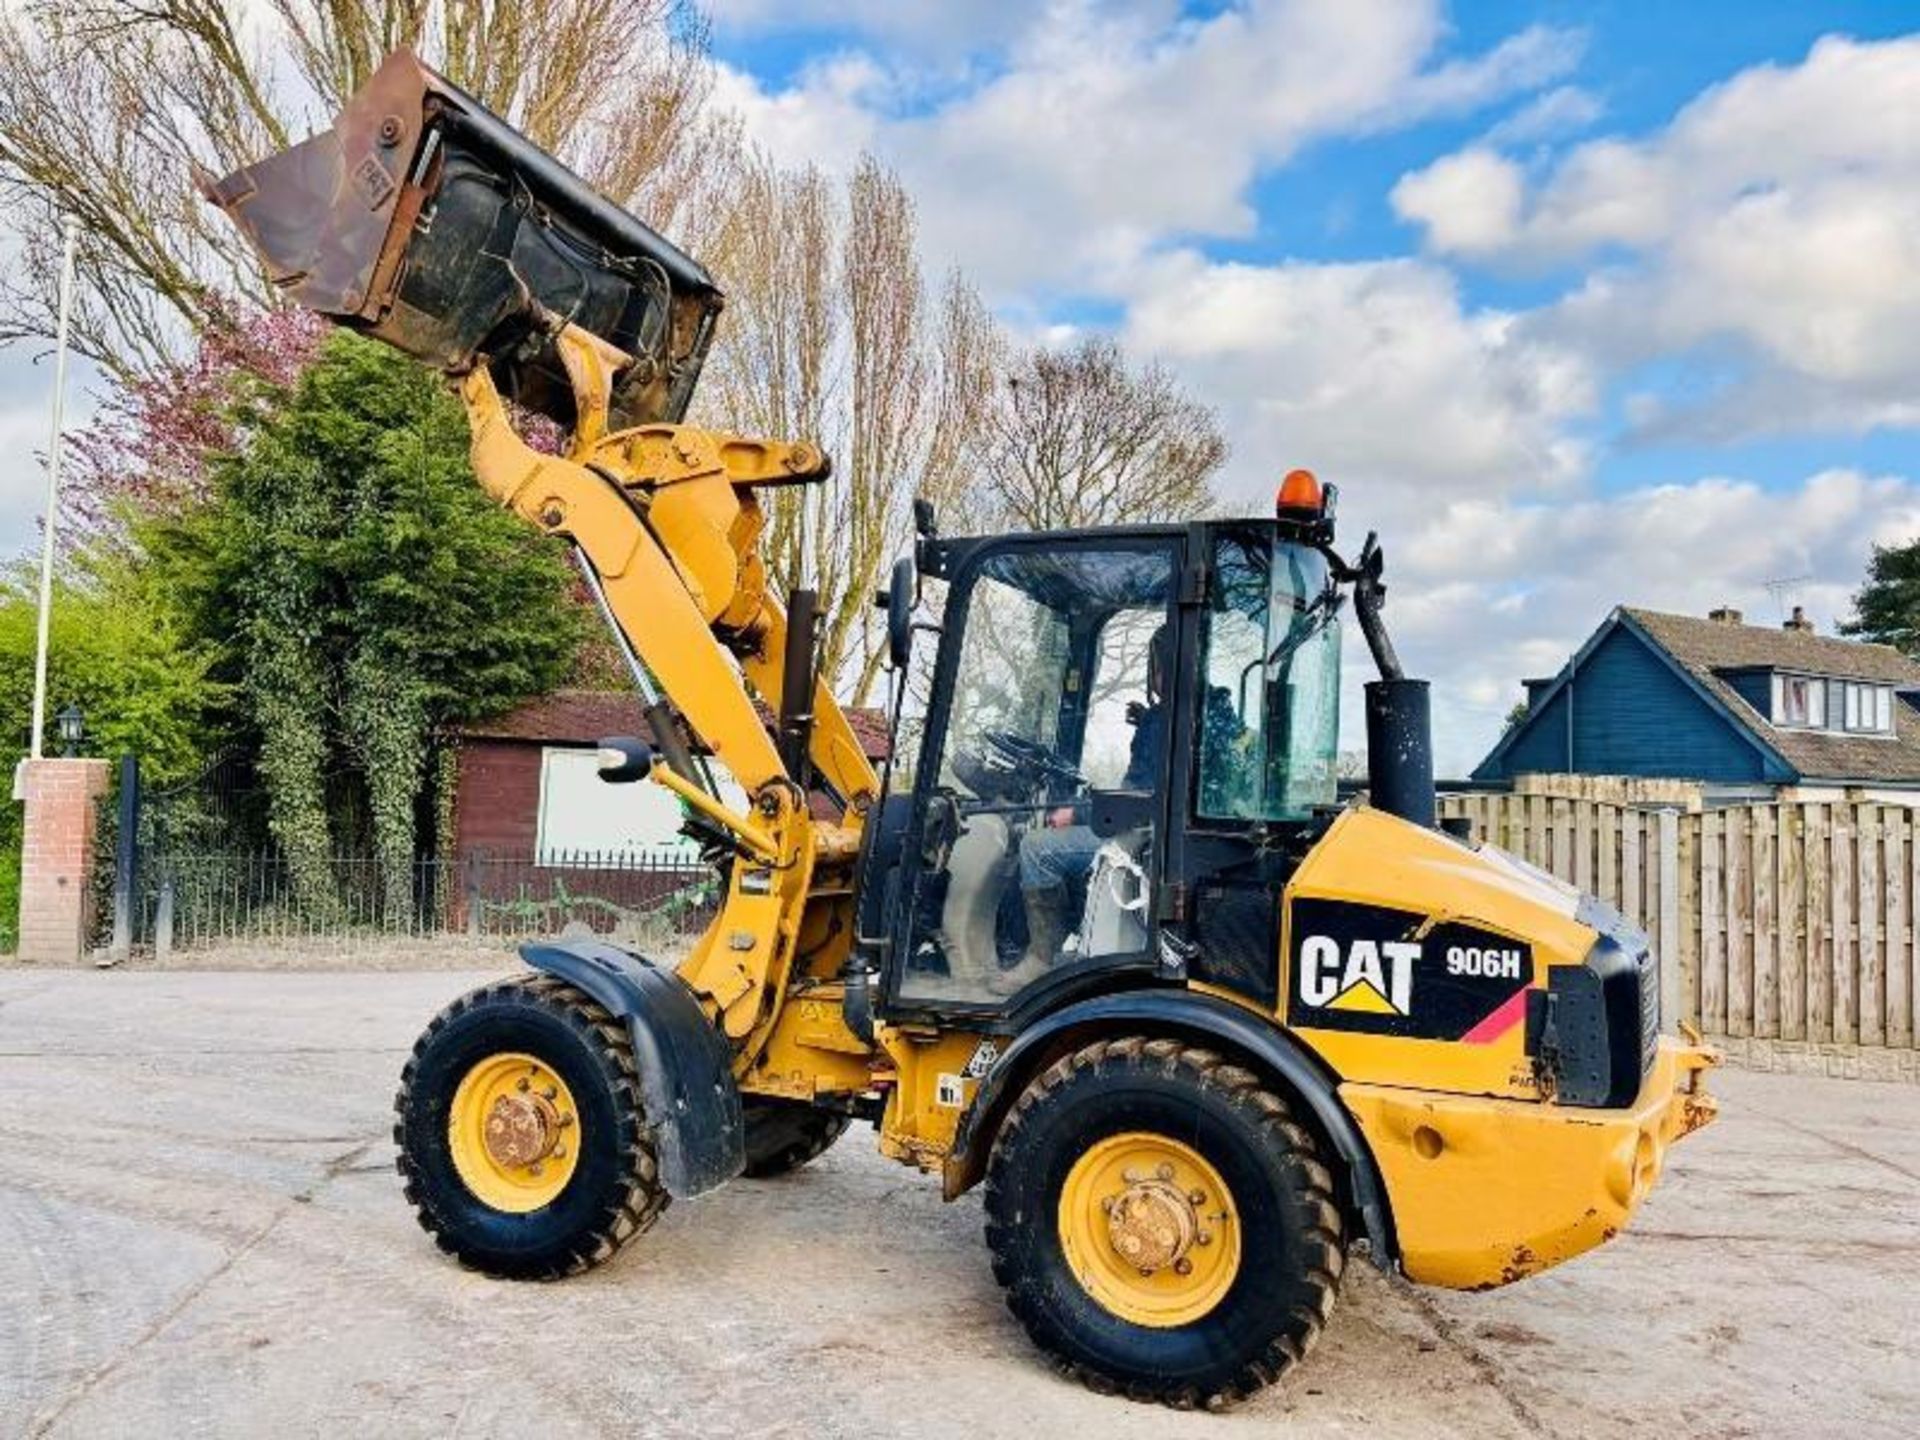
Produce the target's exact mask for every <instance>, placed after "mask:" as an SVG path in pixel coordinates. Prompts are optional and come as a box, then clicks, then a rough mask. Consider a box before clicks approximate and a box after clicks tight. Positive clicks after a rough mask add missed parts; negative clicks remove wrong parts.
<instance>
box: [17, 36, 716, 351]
mask: <svg viewBox="0 0 1920 1440" xmlns="http://www.w3.org/2000/svg"><path fill="white" fill-rule="evenodd" d="M706 43H707V36H706V30H705V27H704V23H703V22H702V21H701V20H700V19H699V17H698V15H697V13H696V12H694V11H693V10H692V9H691V8H690V6H689V5H688V4H686V3H685V0H382V3H380V4H366V3H364V0H268V4H267V5H266V7H265V8H264V10H263V9H262V8H261V7H260V6H258V5H250V4H248V3H246V0H29V3H27V4H25V5H24V6H17V7H11V8H4V9H0V201H4V202H5V204H6V207H7V214H8V216H9V222H10V228H11V229H12V230H13V231H14V233H15V235H16V236H17V238H18V241H19V245H20V258H19V261H18V262H17V263H16V264H15V265H13V266H11V267H9V271H8V274H7V276H6V277H5V278H4V279H0V340H6V339H11V338H20V337H26V336H44V335H46V334H49V333H51V329H52V323H53V317H52V310H53V288H54V287H53V276H54V273H55V269H56V265H57V256H56V255H55V253H54V252H55V248H56V242H55V241H54V240H53V239H52V237H53V236H54V235H55V233H56V232H57V230H58V228H59V227H58V224H57V218H58V217H59V216H61V215H74V216H77V217H78V218H79V219H80V221H81V223H82V227H83V237H84V238H83V241H82V246H81V251H80V257H79V272H80V276H81V287H80V300H79V305H78V307H77V317H76V324H75V341H76V345H77V347H78V348H79V349H80V350H82V351H83V352H84V353H86V354H87V355H89V356H91V357H92V358H93V359H95V360H96V361H98V362H99V363H100V364H102V365H103V366H104V367H106V368H107V369H108V370H109V371H111V372H113V373H116V374H118V375H121V376H123V377H124V376H128V375H131V374H135V373H138V372H140V371H143V370H146V369H148V368H150V367H151V366H153V365H154V364H155V363H157V362H160V361H163V360H165V359H168V358H170V357H171V356H173V355H174V354H175V353H176V352H177V351H178V348H179V346H180V344H181V342H182V341H183V340H184V339H185V338H186V335H187V334H188V333H189V332H191V331H194V330H199V329H203V328H204V327H206V326H207V325H208V324H212V323H217V322H218V321H219V320H220V319H221V318H222V317H223V315H225V314H226V313H227V311H228V309H229V308H230V307H231V305H232V304H233V303H234V302H235V301H238V302H239V303H241V304H247V303H253V304H269V303H271V301H272V296H271V294H270V293H269V292H268V291H267V289H266V287H265V285H264V283H263V281H262V279H261V277H260V274H259V270H258V267H257V263H256V261H255V259H254V257H253V255H252V254H251V253H250V252H249V251H248V250H247V249H246V247H245V246H244V244H243V243H242V242H241V240H240V239H239V237H238V235H237V234H235V233H234V232H233V230H232V229H231V227H230V226H228V225H226V224H225V223H224V221H223V220H221V218H220V217H218V216H217V215H214V214H213V213H212V212H211V211H210V210H209V209H208V207H206V206H205V205H203V204H202V203H201V201H200V200H199V198H198V196H197V195H196V193H195V191H194V187H193V185H192V178H191V177H192V171H193V169H194V167H195V166H196V165H197V166H200V167H203V168H205V169H207V170H210V171H212V172H214V173H216V174H217V173H223V172H225V171H227V170H230V169H232V168H234V167H235V166H238V165H241V164H245V163H247V162H249V161H252V160H255V159H258V158H259V157H260V156H261V155H263V154H265V153H266V152H268V151H270V150H274V149H278V148H282V147H284V146H286V145H287V144H289V143H290V142H292V141H294V140H296V139H298V138H300V136H301V135H302V134H304V133H305V132H306V131H308V130H310V129H312V128H315V127H316V126H318V125H320V124H324V123H325V121H326V119H327V118H328V117H330V116H331V115H332V113H333V112H334V111H335V110H336V109H338V107H339V105H340V103H341V102H342V101H343V100H344V99H345V98H346V97H347V96H348V95H349V94H351V93H352V92H353V91H354V90H355V89H356V88H357V87H358V86H359V85H360V84H361V83H363V82H364V81H365V79H366V77H367V76H368V75H369V74H370V73H371V72H372V70H373V68H374V67H375V66H376V65H378V63H379V61H380V60H381V58H382V57H383V56H384V55H385V54H386V53H387V52H388V51H389V50H391V49H392V48H394V47H395V46H396V45H401V44H407V45H412V46H414V47H415V48H416V49H418V50H419V51H420V52H421V53H422V54H423V55H424V56H425V57H426V58H427V59H428V60H429V61H430V62H431V63H434V64H436V65H438V66H439V67H440V68H442V69H443V70H445V71H446V73H447V74H448V75H449V77H450V78H452V79H453V80H454V81H455V82H456V83H458V84H460V85H463V86H464V87H466V88H467V89H468V90H471V91H472V92H473V93H474V94H476V95H477V96H479V97H480V99H482V100H483V101H485V102H486V103H487V104H489V105H490V106H492V107H493V108H494V109H496V110H498V111H500V112H501V113H503V114H504V115H506V117H507V118H508V119H509V120H510V121H512V122H513V123H514V124H516V125H517V126H519V127H520V128H522V129H524V130H525V131H527V133H528V134H529V135H531V136H532V137H533V138H534V140H535V141H536V142H537V143H539V144H540V145H542V146H543V147H545V148H548V149H550V150H552V151H554V152H555V153H556V154H558V155H559V156H560V157H561V158H562V159H564V160H566V161H568V163H570V164H572V165H573V166H574V167H575V168H576V169H578V170H580V171H581V172H582V173H583V174H584V175H586V176H587V178H588V179H589V180H592V181H593V182H595V183H596V184H598V185H599V186H600V188H601V189H603V190H604V191H605V192H606V193H607V194H608V195H609V196H610V197H611V198H613V199H614V200H615V201H617V202H618V203H621V204H624V205H626V206H628V207H629V208H630V209H633V210H634V211H635V212H636V213H638V214H639V215H641V217H642V218H644V219H647V220H649V221H651V222H653V223H655V224H656V225H658V226H660V227H661V228H663V229H673V230H675V231H676V233H679V234H682V235H684V236H687V237H688V238H689V239H691V240H693V241H695V242H697V241H698V240H699V239H700V238H702V237H703V236H704V235H706V234H708V233H710V232H711V231H712V230H713V229H714V228H715V223H716V222H715V212H716V211H717V209H718V205H717V199H718V197H719V195H721V194H722V193H724V188H725V183H726V182H725V176H726V173H727V169H728V165H729V163H730V158H731V156H732V154H733V153H734V152H735V151H736V150H737V148H738V131H737V124H736V123H735V122H733V121H731V120H730V119H727V118H725V117H715V116H709V115H707V114H706V113H705V110H704V101H705V98H706V93H707V90H708V87H709V86H710V83H711V70H710V69H709V67H707V66H706V65H704V64H703V63H701V62H702V59H703V57H704V53H705V48H706Z"/></svg>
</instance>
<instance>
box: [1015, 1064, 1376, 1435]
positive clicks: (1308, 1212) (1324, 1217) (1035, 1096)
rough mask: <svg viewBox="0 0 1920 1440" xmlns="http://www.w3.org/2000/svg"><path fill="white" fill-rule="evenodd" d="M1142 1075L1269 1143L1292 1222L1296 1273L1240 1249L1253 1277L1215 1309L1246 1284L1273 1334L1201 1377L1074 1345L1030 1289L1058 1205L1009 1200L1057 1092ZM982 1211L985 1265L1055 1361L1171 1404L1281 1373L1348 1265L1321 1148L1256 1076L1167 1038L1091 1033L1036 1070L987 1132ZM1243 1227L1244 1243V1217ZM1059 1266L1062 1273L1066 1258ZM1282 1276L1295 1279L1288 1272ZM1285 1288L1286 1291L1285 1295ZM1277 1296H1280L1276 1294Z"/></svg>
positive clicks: (1224, 1403)
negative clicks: (1025, 1205)
mask: <svg viewBox="0 0 1920 1440" xmlns="http://www.w3.org/2000/svg"><path fill="white" fill-rule="evenodd" d="M1146 1076H1151V1077H1157V1078H1159V1079H1161V1080H1166V1081H1172V1082H1174V1083H1175V1084H1180V1085H1185V1086H1190V1087H1192V1089H1193V1090H1194V1091H1195V1092H1196V1093H1197V1094H1199V1095H1204V1096H1206V1097H1208V1098H1210V1099H1213V1100H1217V1101H1221V1102H1224V1104H1225V1106H1226V1111H1227V1113H1228V1114H1230V1115H1232V1116H1234V1117H1237V1120H1238V1121H1239V1123H1242V1124H1244V1125H1245V1126H1246V1127H1247V1129H1248V1133H1249V1137H1250V1138H1251V1139H1252V1140H1253V1141H1254V1143H1256V1144H1264V1145H1265V1146H1267V1147H1270V1151H1271V1153H1272V1154H1273V1155H1274V1156H1275V1157H1277V1163H1276V1164H1275V1165H1274V1166H1273V1167H1272V1170H1273V1172H1274V1177H1275V1178H1276V1179H1277V1180H1279V1181H1280V1182H1281V1186H1282V1188H1283V1190H1284V1192H1285V1193H1283V1194H1281V1195H1280V1196H1279V1197H1278V1200H1279V1208H1280V1209H1281V1210H1282V1211H1283V1212H1285V1213H1287V1214H1289V1215H1291V1216H1292V1217H1294V1219H1295V1220H1296V1221H1297V1222H1299V1223H1298V1224H1297V1225H1296V1226H1295V1227H1294V1228H1295V1230H1296V1234H1295V1237H1294V1242H1293V1243H1294V1246H1295V1247H1297V1255H1296V1258H1297V1260H1298V1262H1299V1263H1298V1266H1297V1270H1296V1273H1295V1274H1294V1275H1293V1276H1292V1277H1288V1276H1285V1275H1270V1274H1253V1275H1251V1276H1249V1273H1248V1270H1247V1264H1248V1259H1249V1256H1248V1253H1247V1250H1246V1249H1243V1253H1242V1267H1243V1268H1242V1277H1241V1278H1242V1280H1247V1279H1249V1278H1250V1279H1251V1280H1252V1282H1253V1283H1252V1285H1251V1286H1248V1287H1243V1286H1242V1284H1240V1283H1238V1282H1236V1284H1235V1286H1234V1289H1233V1291H1232V1292H1230V1293H1229V1295H1228V1296H1227V1297H1226V1299H1225V1300H1223V1301H1222V1308H1224V1307H1225V1306H1227V1305H1229V1304H1232V1303H1233V1301H1234V1299H1235V1297H1236V1296H1238V1295H1240V1294H1241V1293H1242V1290H1243V1288H1245V1289H1246V1291H1247V1293H1248V1294H1249V1295H1250V1296H1251V1297H1253V1298H1252V1301H1251V1303H1253V1304H1255V1305H1263V1306H1265V1308H1266V1309H1267V1310H1268V1311H1269V1312H1270V1314H1269V1315H1268V1316H1266V1317H1264V1318H1265V1320H1266V1323H1267V1324H1268V1325H1270V1327H1271V1333H1270V1334H1269V1335H1268V1336H1267V1337H1266V1339H1265V1342H1264V1343H1263V1344H1261V1345H1260V1346H1258V1347H1257V1348H1256V1349H1254V1351H1253V1353H1249V1354H1244V1355H1242V1356H1240V1357H1238V1358H1237V1360H1235V1361H1234V1362H1232V1363H1231V1364H1229V1365H1228V1366H1225V1367H1223V1368H1224V1372H1225V1373H1222V1374H1219V1375H1217V1376H1211V1377H1209V1378H1208V1380H1207V1382H1206V1383H1196V1382H1194V1381H1191V1380H1182V1379H1178V1378H1170V1377H1164V1376H1155V1375H1148V1374H1138V1373H1135V1374H1128V1373H1122V1372H1119V1371H1116V1370H1114V1369H1112V1368H1109V1367H1106V1366H1103V1365H1101V1364H1099V1363H1095V1362H1092V1361H1090V1360H1088V1359H1087V1358H1085V1357H1084V1356H1083V1355H1077V1354H1076V1353H1075V1351H1076V1350H1077V1349H1080V1348H1082V1347H1081V1346H1079V1344H1078V1343H1077V1341H1076V1339H1075V1337H1074V1336H1073V1335H1072V1334H1071V1333H1070V1331H1069V1330H1068V1328H1067V1327H1066V1326H1065V1325H1063V1323H1062V1320H1061V1318H1060V1317H1059V1316H1058V1315H1057V1314H1056V1313H1055V1312H1054V1309H1053V1308H1052V1307H1049V1306H1048V1305H1047V1304H1045V1303H1043V1300H1044V1297H1043V1296H1042V1295H1040V1294H1037V1293H1036V1285H1035V1282H1036V1280H1037V1279H1040V1278H1042V1277H1038V1276H1036V1275H1035V1274H1034V1273H1032V1269H1031V1261H1032V1259H1033V1257H1034V1255H1035V1253H1036V1252H1035V1251H1034V1250H1033V1248H1032V1245H1031V1242H1032V1240H1033V1238H1034V1233H1035V1232H1036V1231H1038V1232H1040V1233H1042V1234H1044V1236H1045V1237H1046V1238H1045V1240H1044V1242H1043V1244H1045V1245H1050V1246H1055V1247H1057V1245H1058V1243H1059V1241H1058V1234H1057V1229H1058V1227H1057V1224H1056V1219H1055V1214H1054V1212H1053V1210H1052V1209H1051V1208H1049V1209H1048V1210H1047V1211H1046V1213H1044V1214H1040V1215H1031V1216H1022V1215H1020V1214H1019V1213H1018V1210H1017V1208H1016V1207H1017V1205H1018V1203H1019V1199H1018V1196H1017V1195H1016V1191H1017V1189H1018V1187H1019V1182H1018V1178H1017V1177H1016V1175H1015V1173H1014V1169H1015V1167H1017V1166H1019V1165H1022V1164H1029V1165H1031V1164H1036V1163H1037V1162H1038V1157H1023V1153H1022V1152H1023V1151H1024V1150H1026V1149H1027V1148H1029V1146H1028V1136H1029V1133H1030V1132H1031V1131H1032V1130H1033V1129H1034V1128H1035V1127H1036V1124H1037V1122H1038V1121H1039V1120H1040V1119H1041V1117H1043V1116H1044V1115H1045V1114H1046V1112H1047V1111H1048V1110H1049V1109H1051V1108H1052V1107H1055V1106H1057V1105H1059V1104H1061V1103H1063V1097H1068V1098H1071V1097H1072V1094H1073V1092H1074V1090H1075V1089H1077V1088H1078V1087H1080V1086H1083V1085H1106V1084H1111V1083H1113V1082H1116V1081H1125V1080H1127V1079H1130V1078H1137V1077H1146ZM1089 1138H1091V1137H1089ZM1082 1148H1084V1147H1082ZM1209 1158H1214V1157H1209ZM1044 1198H1045V1199H1046V1200H1047V1201H1048V1203H1049V1205H1053V1204H1057V1202H1058V1194H1057V1191H1056V1192H1052V1193H1050V1194H1048V1195H1047V1196H1045V1197H1044ZM1235 1206H1236V1209H1237V1210H1238V1211H1239V1212H1240V1214H1241V1215H1242V1216H1243V1217H1244V1216H1245V1214H1246V1212H1247V1197H1246V1196H1243V1195H1240V1194H1239V1193H1237V1192H1236V1195H1235ZM986 1214H987V1247H988V1250H989V1252H990V1254H991V1256H992V1262H993V1274H994V1278H995V1280H997V1281H998V1282H999V1283H1000V1285H1001V1287H1002V1289H1003V1291H1004V1293H1005V1296H1006V1301H1007V1307H1008V1309H1009V1310H1011V1311H1012V1312H1013V1315H1014V1317H1015V1318H1016V1319H1018V1320H1019V1321H1020V1323H1021V1325H1022V1326H1023V1327H1024V1328H1025V1329H1026V1331H1027V1333H1028V1335H1029V1336H1030V1337H1031V1338H1032V1340H1033V1341H1034V1343H1035V1344H1036V1345H1038V1346H1039V1347H1040V1348H1041V1349H1042V1350H1043V1351H1045V1352H1046V1354H1047V1355H1048V1357H1049V1358H1050V1359H1051V1360H1052V1361H1053V1362H1054V1364H1055V1366H1056V1367H1057V1368H1058V1369H1059V1370H1060V1372H1061V1373H1062V1374H1064V1375H1066V1376H1068V1377H1069V1378H1071V1379H1074V1380H1078V1381H1079V1382H1080V1383H1081V1384H1083V1385H1085V1386H1086V1387H1087V1388H1088V1389H1090V1390H1093V1391H1096V1392H1097V1393H1100V1394H1108V1395H1112V1394H1118V1395H1124V1396H1125V1397H1126V1398H1128V1399H1130V1400H1136V1401H1142V1402H1151V1403H1158V1404H1162V1405H1168V1406H1172V1407H1173V1408H1175V1409H1182V1410H1187V1409H1196V1408H1200V1409H1208V1410H1220V1409H1225V1408H1227V1407H1229V1406H1231V1405H1234V1404H1237V1403H1238V1402H1240V1401H1242V1400H1244V1399H1246V1398H1247V1397H1248V1396H1249V1395H1251V1394H1252V1393H1253V1392H1255V1391H1256V1390H1259V1389H1262V1388H1263V1387H1265V1386H1268V1385H1272V1384H1274V1383H1276V1382H1277V1381H1279V1380H1280V1379H1281V1378H1282V1377H1283V1376H1285V1375H1286V1374H1287V1373H1288V1372H1289V1371H1290V1370H1292V1369H1293V1367H1294V1366H1296V1365H1298V1364H1299V1363H1300V1362H1301V1360H1303V1359H1304V1358H1305V1357H1306V1355H1307V1352H1308V1351H1309V1350H1311V1349H1312V1348H1313V1345H1314V1342H1315V1341H1317V1340H1318V1339H1319V1337H1320V1332H1321V1331H1322V1329H1324V1328H1325V1326H1326V1322H1327V1319H1328V1317H1329V1316H1330V1315H1331V1314H1332V1312H1333V1305H1334V1301H1335V1300H1336V1299H1337V1298H1338V1295H1339V1288H1340V1279H1341V1275H1342V1273H1343V1271H1344V1269H1345V1266H1346V1243H1345V1227H1344V1224H1343V1222H1342V1219H1341V1214H1340V1209H1339V1207H1338V1205H1337V1204H1336V1202H1335V1198H1334V1180H1333V1176H1332V1174H1331V1173H1330V1172H1329V1171H1328V1169H1327V1166H1326V1165H1325V1164H1324V1163H1323V1162H1322V1160H1321V1159H1320V1156H1319V1151H1318V1147H1317V1146H1316V1145H1315V1143H1314V1140H1313V1137H1312V1136H1311V1135H1310V1134H1308V1132H1307V1131H1306V1130H1305V1129H1304V1128H1303V1127H1302V1126H1301V1125H1300V1124H1299V1123H1298V1122H1297V1121H1296V1120H1295V1119H1294V1118H1293V1113H1292V1111H1291V1110H1290V1109H1289V1108H1288V1106H1287V1103H1286V1102H1285V1101H1284V1100H1283V1099H1282V1098H1281V1097H1280V1096H1279V1095H1277V1094H1276V1093H1274V1091H1273V1090H1272V1089H1270V1088H1268V1085H1267V1082H1266V1081H1265V1080H1264V1079H1263V1078H1262V1077H1261V1076H1260V1075H1258V1074H1256V1073H1255V1072H1253V1071H1252V1070H1249V1069H1246V1068H1245V1067H1243V1066H1240V1065H1236V1064H1234V1063H1232V1062H1231V1061H1229V1060H1227V1059H1224V1058H1223V1057H1221V1056H1220V1055H1218V1054H1216V1053H1214V1052H1213V1051H1210V1050H1207V1049H1204V1048H1201V1047H1198V1046H1192V1045H1188V1044H1185V1043H1184V1042H1182V1041H1179V1040H1174V1039H1167V1038H1158V1039H1156V1038H1150V1037H1147V1036H1141V1035H1129V1036H1123V1037H1119V1038H1115V1039H1109V1040H1101V1041H1096V1042H1095V1043H1093V1044H1090V1045H1087V1046H1085V1047H1083V1048H1082V1049H1080V1050H1077V1051H1075V1052H1074V1053H1072V1054H1071V1055H1067V1056H1065V1057H1063V1058H1062V1059H1060V1060H1059V1061H1057V1062H1055V1063H1054V1064H1053V1065H1052V1066H1050V1067H1049V1068H1048V1069H1046V1070H1045V1071H1043V1072H1042V1073H1041V1074H1040V1075H1039V1076H1038V1077H1036V1078H1035V1079H1034V1080H1033V1081H1032V1082H1031V1083H1030V1084H1029V1085H1028V1086H1027V1088H1026V1090H1025V1091H1024V1092H1023V1093H1022V1094H1021V1096H1020V1098H1019V1099H1018V1100H1017V1101H1015V1103H1014V1106H1013V1108H1012V1110H1011V1111H1010V1112H1009V1114H1008V1115H1007V1118H1006V1120H1005V1121H1004V1122H1003V1123H1002V1126H1001V1129H1000V1132H999V1134H998V1135H997V1136H996V1137H995V1140H994V1148H993V1154H992V1157H991V1159H990V1161H989V1163H988V1169H987V1182H986ZM1242 1234H1243V1246H1244V1245H1245V1238H1244V1237H1245V1230H1244V1228H1243V1232H1242ZM1060 1269H1061V1270H1062V1272H1065V1264H1064V1260H1063V1261H1062V1262H1061V1264H1060ZM1289 1278H1291V1280H1292V1281H1293V1283H1292V1284H1288V1283H1287V1281H1288V1280H1289ZM1065 1283H1067V1284H1069V1285H1074V1286H1076V1287H1077V1286H1078V1282H1077V1281H1076V1280H1074V1279H1073V1278H1072V1276H1071V1274H1070V1273H1067V1274H1066V1275H1065ZM1288 1291H1292V1292H1294V1293H1293V1294H1291V1295H1288V1294H1287V1293H1286V1292H1288ZM1082 1293H1084V1292H1082ZM1283 1295H1284V1296H1285V1297H1286V1298H1284V1299H1282V1298H1281V1297H1282V1296H1283ZM1088 1303H1094V1302H1091V1301H1090V1300H1089V1301H1088ZM1219 1313H1220V1312H1219V1310H1216V1311H1215V1312H1213V1314H1210V1315H1209V1316H1207V1317H1205V1318H1203V1319H1202V1320H1200V1321H1198V1322H1195V1323H1196V1324H1199V1325H1206V1324H1207V1323H1208V1322H1209V1321H1211V1320H1213V1319H1214V1318H1215V1316H1217V1315H1218V1314H1219ZM1118 1323H1121V1324H1124V1322H1118ZM1136 1328H1142V1329H1144V1327H1136ZM1183 1328H1187V1327H1183ZM1149 1333H1151V1332H1149ZM1164 1333H1173V1332H1164Z"/></svg>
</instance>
